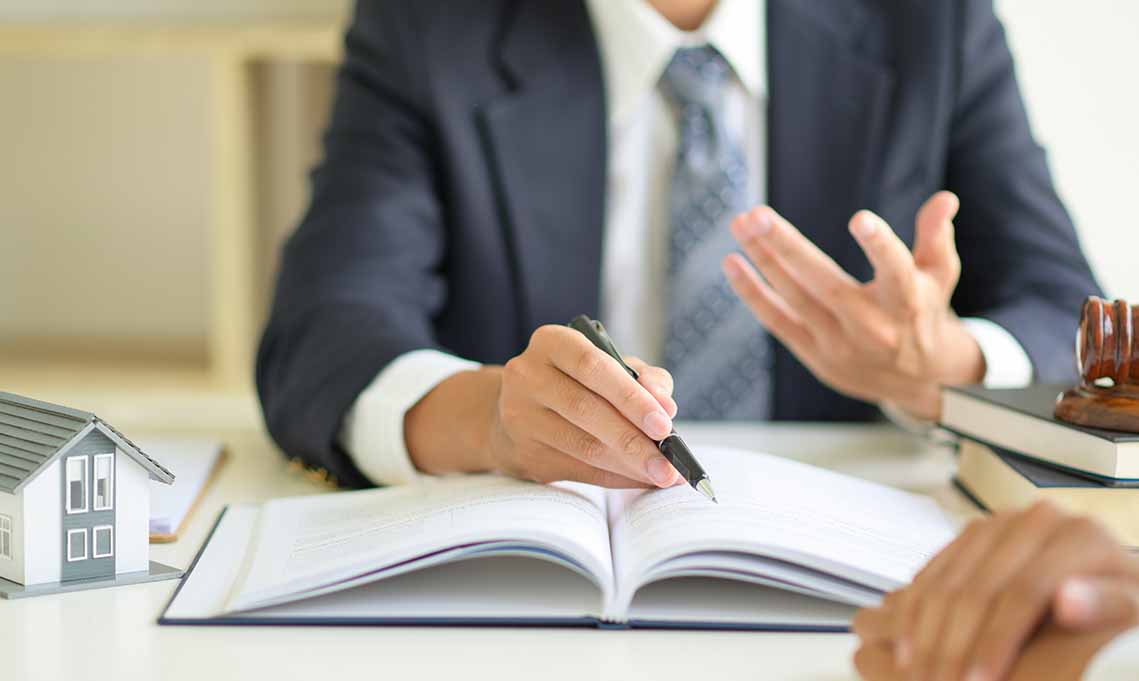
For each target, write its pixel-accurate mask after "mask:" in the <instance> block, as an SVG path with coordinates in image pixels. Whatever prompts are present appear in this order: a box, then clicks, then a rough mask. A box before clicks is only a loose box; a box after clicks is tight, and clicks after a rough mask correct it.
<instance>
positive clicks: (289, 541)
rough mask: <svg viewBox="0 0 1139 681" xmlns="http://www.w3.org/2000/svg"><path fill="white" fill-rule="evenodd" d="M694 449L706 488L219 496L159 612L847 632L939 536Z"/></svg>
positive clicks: (814, 480)
mask: <svg viewBox="0 0 1139 681" xmlns="http://www.w3.org/2000/svg"><path fill="white" fill-rule="evenodd" d="M700 459H701V462H702V463H703V464H704V466H705V468H706V469H707V470H708V472H709V475H710V476H711V477H712V479H713V480H714V481H715V484H716V491H717V494H718V497H719V500H720V503H719V504H718V505H717V504H714V503H712V502H710V501H708V500H706V499H705V498H704V497H702V496H701V495H700V494H698V493H696V492H694V491H693V490H692V489H690V488H689V487H686V486H683V487H674V488H671V489H665V490H653V491H639V490H603V489H600V488H595V487H590V486H587V485H578V484H572V483H559V484H557V485H548V486H543V485H537V484H532V483H526V482H520V481H516V480H509V479H504V478H500V477H495V476H474V477H464V478H444V479H434V480H426V481H424V482H423V483H422V484H417V485H413V486H407V487H399V488H385V489H378V490H366V491H361V492H346V493H340V494H332V495H319V496H312V497H296V498H287V499H278V500H274V501H270V502H268V503H265V504H264V505H262V506H260V507H257V506H231V507H229V508H228V509H227V510H226V511H224V512H223V514H222V516H221V518H220V519H219V520H218V523H217V525H216V527H215V528H214V531H213V532H212V534H211V536H210V538H209V539H208V540H207V542H206V544H205V546H204V547H203V548H202V550H201V552H200V553H199V554H198V557H197V558H196V559H195V561H194V564H193V565H192V566H191V569H190V572H189V574H188V575H187V576H186V578H185V580H184V581H183V583H182V584H181V585H180V587H179V589H178V591H177V592H175V594H174V597H173V598H172V599H171V602H170V604H169V605H168V606H167V608H166V610H165V612H164V613H163V615H162V618H161V619H160V620H159V622H160V623H162V624H210V623H216V624H235V623H246V624H282V623H285V624H287V623H293V624H338V623H344V624H347V623H355V624H359V623H375V624H385V623H388V624H390V623H399V624H409V623H424V624H443V623H448V624H493V623H501V624H561V625H574V624H577V625H594V626H642V627H731V628H763V629H787V628H791V629H805V630H844V629H845V628H846V627H847V626H848V625H849V622H850V619H851V617H852V615H853V612H854V608H855V607H856V606H862V605H868V604H873V603H875V602H877V601H878V599H879V598H880V597H881V595H882V594H883V592H884V591H887V590H890V589H893V588H895V587H898V586H900V585H902V584H905V583H906V582H908V581H909V580H910V579H911V578H912V576H913V575H914V574H915V572H916V571H917V570H918V569H919V568H920V567H921V566H922V565H923V564H924V563H925V562H926V561H927V560H928V559H929V558H930V557H931V556H932V555H933V554H934V553H935V552H936V551H937V550H938V549H940V548H941V547H942V546H943V545H944V544H945V543H946V542H948V541H949V540H950V539H951V538H952V536H953V534H954V529H955V528H954V525H953V523H952V522H950V520H949V519H948V518H947V517H946V516H944V515H943V514H942V512H941V511H940V510H939V509H938V507H937V506H936V504H935V503H934V502H933V501H932V500H930V499H928V498H925V497H920V496H915V495H912V494H909V493H906V492H902V491H898V490H895V489H891V488H889V487H883V486H880V485H876V484H874V483H870V482H866V481H862V480H857V479H854V478H849V477H846V476H843V475H840V474H838V473H833V472H830V471H826V470H822V469H819V468H815V467H812V466H808V465H805V464H801V463H797V462H794V461H789V460H785V459H781V458H777V457H773V456H768V455H764V454H755V453H749V452H740V451H732V450H710V449H704V450H702V451H701V452H700Z"/></svg>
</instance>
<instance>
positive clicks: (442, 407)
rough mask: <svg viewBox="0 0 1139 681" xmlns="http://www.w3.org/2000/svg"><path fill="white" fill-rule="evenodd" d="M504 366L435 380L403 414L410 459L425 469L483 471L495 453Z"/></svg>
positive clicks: (434, 472) (433, 471)
mask: <svg viewBox="0 0 1139 681" xmlns="http://www.w3.org/2000/svg"><path fill="white" fill-rule="evenodd" d="M501 386H502V368H501V367H495V366H484V367H482V368H479V369H475V370H471V371H462V372H459V373H457V374H455V375H454V376H451V377H450V378H448V379H447V380H445V381H443V382H441V383H440V384H439V385H437V386H435V388H434V389H432V390H431V391H430V392H429V393H427V394H426V395H424V396H423V399H421V400H420V401H419V402H417V403H416V404H415V405H414V406H413V407H412V408H411V409H409V410H408V411H407V414H406V415H405V417H404V441H405V442H406V444H407V452H408V455H409V456H410V458H411V462H412V464H413V465H414V466H415V467H416V468H417V469H419V470H421V471H423V472H424V473H428V474H431V475H443V474H447V473H482V472H487V471H490V470H492V469H493V465H492V457H491V442H492V433H493V428H494V422H495V417H494V414H495V405H496V404H497V403H498V393H499V390H500V389H501Z"/></svg>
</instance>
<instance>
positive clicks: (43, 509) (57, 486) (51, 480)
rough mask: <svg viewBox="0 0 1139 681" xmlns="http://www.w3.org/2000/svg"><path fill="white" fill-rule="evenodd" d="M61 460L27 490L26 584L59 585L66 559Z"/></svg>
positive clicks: (47, 469)
mask: <svg viewBox="0 0 1139 681" xmlns="http://www.w3.org/2000/svg"><path fill="white" fill-rule="evenodd" d="M59 466H60V463H59V459H56V460H55V461H53V462H51V465H49V466H48V467H47V468H46V469H45V470H44V471H43V472H41V473H40V474H39V475H37V476H36V477H35V479H33V480H32V481H31V482H29V483H28V484H27V485H26V486H25V487H24V537H25V544H24V551H25V552H26V555H27V560H26V561H25V565H26V566H27V574H26V575H25V577H26V579H27V581H26V582H25V584H42V583H44V582H58V581H59V577H60V570H61V565H62V562H61V561H62V560H63V539H62V538H61V535H60V533H61V532H62V531H63V498H62V497H63V480H62V479H61V478H60V475H62V473H61V472H60V469H59Z"/></svg>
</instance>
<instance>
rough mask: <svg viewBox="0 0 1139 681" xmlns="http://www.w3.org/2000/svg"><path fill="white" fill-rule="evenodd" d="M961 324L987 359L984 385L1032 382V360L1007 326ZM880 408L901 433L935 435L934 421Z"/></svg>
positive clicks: (979, 321) (966, 321) (978, 320)
mask: <svg viewBox="0 0 1139 681" xmlns="http://www.w3.org/2000/svg"><path fill="white" fill-rule="evenodd" d="M961 323H962V324H964V325H965V328H966V329H968V330H969V333H971V334H972V335H973V338H974V339H975V340H976V341H977V345H978V346H980V348H981V355H982V356H984V358H985V377H984V379H982V382H983V384H984V386H985V387H986V388H1023V387H1024V386H1026V385H1028V384H1029V383H1031V382H1032V360H1030V359H1029V358H1028V353H1027V352H1025V351H1024V348H1023V347H1021V345H1020V343H1019V342H1018V341H1017V340H1016V338H1014V337H1013V335H1012V334H1011V333H1009V332H1008V331H1006V330H1005V329H1004V327H1002V326H1000V325H999V324H997V323H995V322H991V321H989V320H988V319H981V318H980V317H969V318H966V319H962V320H961ZM878 407H879V408H880V409H881V410H882V413H883V414H885V415H886V418H888V419H890V421H892V422H893V423H894V425H896V426H898V427H899V428H901V429H902V430H906V431H909V432H911V433H916V434H918V435H930V434H931V433H933V432H934V425H935V424H934V423H933V422H931V421H925V420H923V419H919V418H915V417H913V416H910V415H909V414H907V413H906V412H904V411H903V410H902V409H900V408H899V407H898V406H897V405H894V404H892V403H890V402H883V403H881V404H879V405H878Z"/></svg>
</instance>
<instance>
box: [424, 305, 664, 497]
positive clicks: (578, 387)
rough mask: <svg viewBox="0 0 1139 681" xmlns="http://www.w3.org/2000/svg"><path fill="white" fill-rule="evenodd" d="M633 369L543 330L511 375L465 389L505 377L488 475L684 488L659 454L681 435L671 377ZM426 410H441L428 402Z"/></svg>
mask: <svg viewBox="0 0 1139 681" xmlns="http://www.w3.org/2000/svg"><path fill="white" fill-rule="evenodd" d="M628 362H629V363H630V364H632V365H634V366H635V367H636V371H637V374H638V376H639V379H636V378H633V377H632V376H631V375H630V374H629V373H627V372H626V371H625V370H624V369H623V368H622V367H621V365H619V364H617V363H616V362H614V361H613V360H612V359H611V357H610V356H609V355H607V354H606V353H605V352H604V351H603V350H601V349H600V348H598V347H596V346H595V345H593V344H592V343H590V341H589V340H588V339H587V338H586V337H585V336H583V335H582V334H581V333H579V332H577V331H575V330H573V329H571V328H569V327H567V326H561V325H558V326H554V325H550V326H543V327H541V328H539V329H538V330H537V331H535V332H534V334H533V336H532V337H531V339H530V344H529V346H528V347H527V348H526V350H525V351H524V352H523V353H522V354H520V355H518V356H517V357H515V358H513V359H511V360H510V361H509V362H507V363H506V365H505V366H504V367H503V368H501V369H485V370H483V371H480V372H470V374H469V376H468V377H466V378H465V379H463V380H468V381H470V382H472V383H477V382H478V381H479V380H480V376H479V375H480V374H490V372H500V374H501V377H500V383H501V384H500V387H499V388H498V390H497V400H493V401H492V403H493V407H492V408H491V409H488V411H493V414H488V415H487V417H486V420H487V421H488V422H489V423H490V424H491V427H490V435H489V440H490V441H489V443H486V442H483V444H482V445H480V446H479V447H477V449H480V450H481V451H484V452H486V456H488V457H489V458H490V460H489V461H486V462H484V464H483V465H482V466H480V468H489V469H492V470H496V471H498V472H500V473H504V474H507V475H511V476H513V477H518V478H524V479H529V480H536V481H539V482H553V481H557V480H575V481H580V482H588V483H592V484H596V485H601V486H604V487H671V486H673V485H675V484H677V483H679V482H680V481H681V477H680V475H678V473H677V470H676V468H675V467H674V466H673V465H672V464H670V463H669V461H668V460H667V459H666V458H665V456H664V455H663V454H662V452H661V450H660V448H659V447H658V446H657V442H658V441H661V440H663V439H666V438H668V437H669V434H670V433H671V432H672V417H673V416H675V414H676V403H675V402H674V401H673V400H672V377H671V376H670V375H669V374H668V372H667V371H665V370H664V369H660V368H657V367H651V366H648V365H646V364H644V363H643V362H640V361H638V360H635V359H633V358H630V359H629V360H628ZM451 385H452V386H454V389H455V390H459V389H461V388H462V386H461V385H458V384H457V382H456V383H451ZM478 394H479V393H477V392H474V393H473V394H472V399H470V400H468V403H469V404H470V407H469V411H472V412H474V411H479V410H481V408H482V407H481V405H482V404H485V403H486V401H485V400H482V399H479V398H478ZM430 397H431V396H429V398H430ZM422 406H423V407H425V408H428V409H430V408H431V406H432V405H431V404H430V403H428V401H427V400H425V401H424V403H423V405H422ZM415 417H416V414H415V413H414V412H413V413H412V414H409V418H411V419H413V418H415ZM459 420H460V421H461V420H462V415H460V419H459ZM452 426H453V427H452V429H451V432H452V433H453V432H455V431H456V429H458V430H462V429H461V427H459V426H461V423H459V424H452ZM480 441H482V438H480ZM413 444H414V443H413ZM460 444H461V443H460ZM413 456H414V452H413ZM417 465H420V467H421V468H424V467H423V466H422V464H421V462H419V461H417ZM424 469H425V470H429V468H424Z"/></svg>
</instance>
